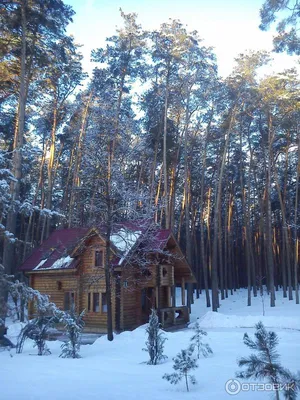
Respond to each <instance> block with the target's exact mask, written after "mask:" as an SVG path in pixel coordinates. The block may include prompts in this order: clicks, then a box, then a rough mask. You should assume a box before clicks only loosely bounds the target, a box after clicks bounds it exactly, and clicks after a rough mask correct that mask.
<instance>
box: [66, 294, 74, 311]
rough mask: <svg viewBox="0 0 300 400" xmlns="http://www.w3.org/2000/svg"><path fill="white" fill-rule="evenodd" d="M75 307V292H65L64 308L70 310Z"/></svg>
mask: <svg viewBox="0 0 300 400" xmlns="http://www.w3.org/2000/svg"><path fill="white" fill-rule="evenodd" d="M73 307H75V293H74V292H65V296H64V310H65V311H70V310H71V308H73Z"/></svg>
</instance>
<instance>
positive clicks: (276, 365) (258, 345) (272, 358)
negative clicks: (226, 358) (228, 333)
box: [236, 322, 300, 400]
mask: <svg viewBox="0 0 300 400" xmlns="http://www.w3.org/2000/svg"><path fill="white" fill-rule="evenodd" d="M255 328H256V332H255V334H254V336H255V340H252V339H251V338H250V337H249V336H248V334H247V333H245V335H244V343H245V345H246V346H247V347H249V348H250V349H251V350H255V351H256V352H257V353H258V354H257V355H256V354H250V356H249V357H242V358H240V359H239V360H238V365H239V367H246V369H245V370H244V371H241V372H238V373H237V374H236V376H237V377H238V378H242V379H249V378H252V379H258V380H267V381H268V383H271V384H273V385H274V390H275V394H276V399H277V400H278V399H279V387H281V388H282V389H283V394H284V397H285V398H286V399H289V400H294V399H296V398H297V393H298V392H299V391H300V373H299V372H298V374H297V375H294V374H292V373H291V372H290V371H289V370H288V369H286V368H284V367H283V366H282V365H281V364H280V361H279V359H280V355H279V353H278V351H277V345H278V336H277V335H276V333H275V332H272V331H269V332H268V331H267V330H266V329H265V327H264V325H263V323H262V322H259V323H258V324H256V325H255Z"/></svg>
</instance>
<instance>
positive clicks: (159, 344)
mask: <svg viewBox="0 0 300 400" xmlns="http://www.w3.org/2000/svg"><path fill="white" fill-rule="evenodd" d="M146 332H147V334H148V339H147V341H146V346H147V348H145V349H143V350H145V351H148V353H149V357H150V360H149V361H148V364H150V365H157V364H158V363H159V362H160V361H162V360H164V359H166V358H167V356H165V355H164V354H163V353H164V343H165V341H166V340H167V339H166V338H165V337H164V333H163V332H162V330H161V329H160V323H159V320H158V315H157V312H156V311H155V310H153V309H152V310H151V315H150V317H149V323H148V326H147V329H146Z"/></svg>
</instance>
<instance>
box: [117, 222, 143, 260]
mask: <svg viewBox="0 0 300 400" xmlns="http://www.w3.org/2000/svg"><path fill="white" fill-rule="evenodd" d="M141 234H142V231H131V230H129V229H125V228H121V229H120V230H119V231H118V232H116V233H113V234H112V235H111V237H110V240H111V241H112V243H113V244H114V246H115V247H116V248H117V249H118V250H119V251H120V252H121V253H122V258H121V259H120V261H119V265H120V264H122V262H123V260H124V258H125V257H126V255H127V254H128V253H129V251H130V250H131V249H132V247H133V246H134V245H135V243H136V242H137V240H138V238H139V237H140V236H141Z"/></svg>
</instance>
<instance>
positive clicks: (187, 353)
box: [163, 345, 198, 391]
mask: <svg viewBox="0 0 300 400" xmlns="http://www.w3.org/2000/svg"><path fill="white" fill-rule="evenodd" d="M193 352H194V346H192V345H191V346H190V347H188V348H187V349H186V350H181V351H180V353H178V354H177V356H176V357H174V358H173V361H174V365H173V369H174V370H175V371H176V372H173V374H164V375H163V379H166V380H167V381H168V382H170V383H172V384H174V385H177V383H179V382H180V381H181V380H182V379H183V378H184V380H185V385H186V390H187V391H189V381H190V382H191V384H192V385H195V384H196V378H195V377H194V375H191V374H190V371H192V370H194V369H196V368H198V365H197V360H196V359H195V358H194V357H193Z"/></svg>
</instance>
